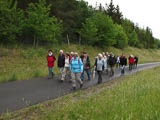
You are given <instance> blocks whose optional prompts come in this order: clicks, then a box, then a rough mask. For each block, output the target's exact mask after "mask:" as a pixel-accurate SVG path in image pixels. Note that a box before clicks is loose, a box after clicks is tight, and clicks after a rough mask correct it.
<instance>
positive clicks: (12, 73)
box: [0, 45, 160, 83]
mask: <svg viewBox="0 0 160 120" xmlns="http://www.w3.org/2000/svg"><path fill="white" fill-rule="evenodd" d="M51 48H52V49H53V51H54V53H55V54H56V58H57V56H58V51H59V50H60V49H63V50H64V51H67V52H71V51H77V52H78V53H81V52H82V51H87V52H88V55H89V56H90V59H91V64H92V65H93V61H94V58H95V56H96V55H97V54H98V53H99V52H103V51H108V52H113V53H115V55H121V54H122V53H125V54H126V55H127V56H128V55H130V54H133V55H138V56H139V59H140V61H139V62H140V63H146V62H157V61H160V50H151V49H149V50H146V49H138V48H132V47H128V48H125V49H124V50H120V49H116V48H106V49H105V48H104V49H101V48H97V47H91V46H79V45H71V46H68V45H62V46H57V45H53V46H52V47H51ZM48 49H49V48H46V47H39V48H37V49H34V48H32V47H22V46H15V48H9V47H7V48H5V47H3V46H1V47H0V83H1V82H8V81H15V80H27V79H31V78H35V77H42V76H48V68H47V62H46V54H47V51H48ZM55 65H56V66H55V67H54V72H55V73H56V74H57V73H59V70H58V68H57V61H56V63H55Z"/></svg>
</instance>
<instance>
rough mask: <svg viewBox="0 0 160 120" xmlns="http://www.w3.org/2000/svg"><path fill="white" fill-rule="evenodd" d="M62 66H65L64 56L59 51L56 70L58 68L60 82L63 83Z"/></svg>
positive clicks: (61, 51)
mask: <svg viewBox="0 0 160 120" xmlns="http://www.w3.org/2000/svg"><path fill="white" fill-rule="evenodd" d="M64 65H65V56H64V54H63V50H60V51H59V56H58V68H59V70H60V73H61V82H63V81H64V77H65V74H64Z"/></svg>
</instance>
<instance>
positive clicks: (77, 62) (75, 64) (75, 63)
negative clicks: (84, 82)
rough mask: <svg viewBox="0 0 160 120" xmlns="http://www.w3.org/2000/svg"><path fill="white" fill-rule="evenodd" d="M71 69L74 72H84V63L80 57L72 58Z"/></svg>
mask: <svg viewBox="0 0 160 120" xmlns="http://www.w3.org/2000/svg"><path fill="white" fill-rule="evenodd" d="M70 70H71V71H72V72H73V73H80V72H83V63H82V61H81V59H79V57H77V58H76V59H74V57H73V58H72V59H71V64H70Z"/></svg>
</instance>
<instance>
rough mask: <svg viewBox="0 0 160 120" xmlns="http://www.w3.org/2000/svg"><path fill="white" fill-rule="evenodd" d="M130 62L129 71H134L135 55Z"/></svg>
mask: <svg viewBox="0 0 160 120" xmlns="http://www.w3.org/2000/svg"><path fill="white" fill-rule="evenodd" d="M128 60H129V71H131V70H132V69H133V65H134V57H133V55H130V56H129V58H128Z"/></svg>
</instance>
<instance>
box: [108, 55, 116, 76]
mask: <svg viewBox="0 0 160 120" xmlns="http://www.w3.org/2000/svg"><path fill="white" fill-rule="evenodd" d="M115 64H116V58H115V56H114V54H113V53H111V54H110V56H109V59H108V65H109V67H110V77H112V76H114V66H115Z"/></svg>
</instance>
